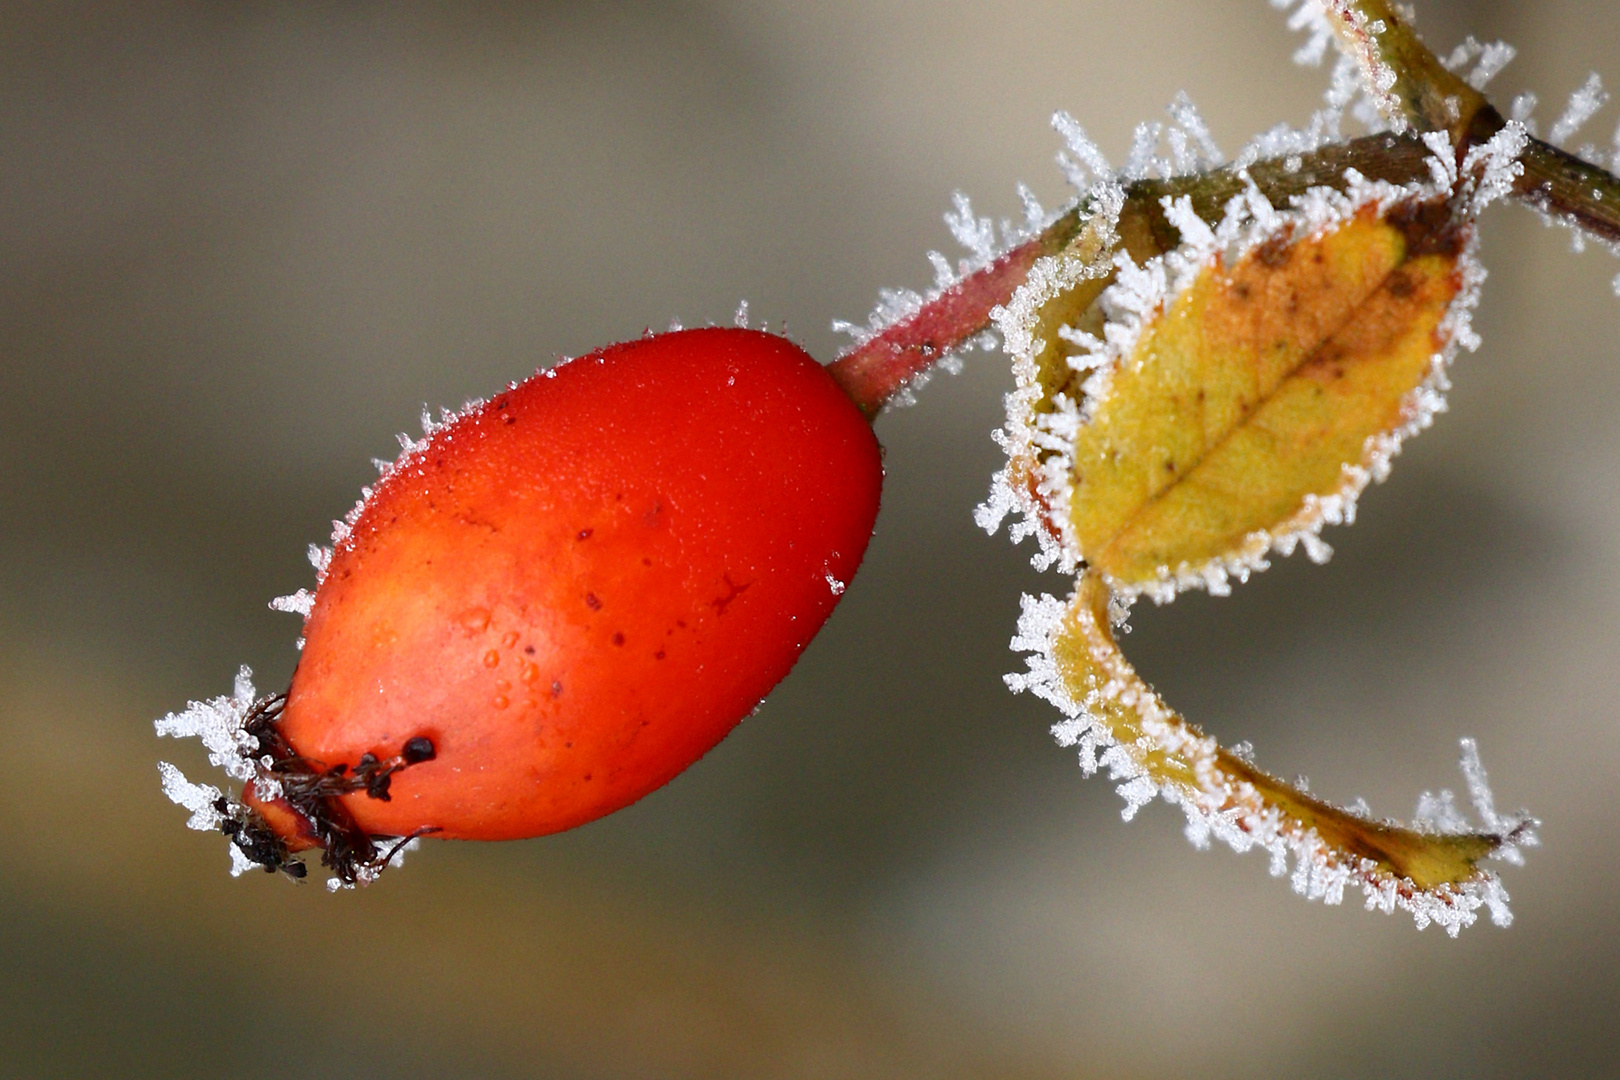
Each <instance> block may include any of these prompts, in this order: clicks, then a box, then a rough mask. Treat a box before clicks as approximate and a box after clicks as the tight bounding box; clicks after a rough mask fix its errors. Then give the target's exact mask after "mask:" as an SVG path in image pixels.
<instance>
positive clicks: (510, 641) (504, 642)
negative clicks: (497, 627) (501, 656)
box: [501, 630, 518, 649]
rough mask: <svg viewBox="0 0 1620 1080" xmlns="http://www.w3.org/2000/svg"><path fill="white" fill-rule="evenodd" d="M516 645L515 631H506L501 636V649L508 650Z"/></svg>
mask: <svg viewBox="0 0 1620 1080" xmlns="http://www.w3.org/2000/svg"><path fill="white" fill-rule="evenodd" d="M517 643H518V633H517V631H516V630H508V631H507V632H506V633H504V634H502V635H501V647H502V648H503V649H510V648H511V647H512V646H514V645H516V644H517Z"/></svg>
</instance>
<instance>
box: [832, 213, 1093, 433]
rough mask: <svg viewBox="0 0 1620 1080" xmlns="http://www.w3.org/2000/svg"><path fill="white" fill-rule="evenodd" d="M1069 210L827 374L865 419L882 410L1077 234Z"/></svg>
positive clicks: (1077, 216) (979, 328) (1076, 216)
mask: <svg viewBox="0 0 1620 1080" xmlns="http://www.w3.org/2000/svg"><path fill="white" fill-rule="evenodd" d="M1082 217H1083V215H1082V212H1081V207H1079V206H1075V207H1074V208H1073V209H1071V210H1070V211H1069V212H1068V213H1066V214H1064V215H1063V216H1062V217H1060V218H1058V219H1057V220H1056V221H1054V222H1053V223H1052V224H1051V225H1049V226H1047V227H1046V229H1045V230H1044V231H1043V232H1042V233H1041V234H1040V235H1039V236H1037V237H1036V238H1035V239H1033V240H1029V241H1026V242H1025V243H1022V244H1019V245H1018V246H1017V247H1015V248H1012V249H1011V250H1009V251H1007V252H1005V253H1004V254H1002V255H1000V256H999V257H997V258H996V259H995V260H994V261H993V262H991V263H990V265H988V266H986V267H984V268H983V269H981V270H978V271H975V272H974V273H972V274H969V275H968V276H966V277H964V278H962V279H961V280H960V281H958V282H956V283H955V284H954V285H952V286H950V287H949V288H947V289H945V290H943V291H942V292H941V293H940V294H939V295H938V296H936V297H934V298H933V299H931V300H929V301H928V302H927V303H925V304H924V305H923V306H922V307H920V308H918V309H917V310H916V311H915V312H913V313H912V314H910V315H908V316H906V317H905V318H903V319H901V320H899V321H898V322H896V323H894V324H893V325H891V326H887V327H885V328H884V329H883V330H882V331H880V332H879V333H877V334H874V335H873V336H871V337H869V338H867V339H866V340H865V341H862V342H860V343H859V344H858V345H856V346H855V347H853V348H852V349H850V350H849V351H848V352H846V353H844V354H843V355H842V356H840V357H839V358H838V359H836V360H834V361H833V362H832V363H831V364H829V365H828V366H827V371H828V372H829V373H830V374H831V375H832V377H833V378H834V379H835V380H836V381H837V382H838V384H839V385H840V386H842V387H843V388H844V390H845V392H846V393H848V394H849V396H850V397H851V398H853V399H854V401H855V404H856V405H858V406H860V410H861V412H863V413H864V414H866V417H867V418H868V419H871V418H872V417H875V416H876V415H877V414H878V413H880V412H882V411H883V407H884V406H885V405H887V404H888V403H889V402H890V401H892V400H893V399H894V398H895V396H896V395H898V394H899V393H900V392H901V391H902V390H904V389H905V387H906V386H907V385H908V384H909V383H911V382H912V381H913V380H915V379H916V378H917V377H918V376H920V375H922V374H924V373H925V372H927V371H928V369H929V368H931V367H933V366H934V365H935V364H936V363H938V362H939V361H940V360H941V359H942V358H943V357H946V356H949V355H950V354H951V353H952V352H953V351H955V350H956V349H959V348H961V346H962V344H963V343H964V342H966V341H967V340H968V339H970V338H972V337H974V336H975V335H977V334H979V333H982V332H983V331H984V330H985V328H986V327H988V326H989V325H990V312H991V311H993V310H995V308H996V307H997V306H999V305H1001V304H1005V303H1006V302H1007V301H1008V300H1009V299H1010V298H1011V297H1012V294H1013V293H1014V292H1015V291H1016V290H1017V288H1018V286H1020V285H1022V284H1023V283H1024V279H1025V278H1026V277H1028V276H1029V269H1030V267H1032V266H1034V265H1035V261H1036V260H1037V259H1039V258H1041V257H1042V256H1043V255H1052V254H1056V253H1057V252H1059V251H1061V250H1062V249H1063V247H1064V245H1066V244H1067V243H1068V242H1069V241H1070V240H1071V239H1072V238H1073V237H1074V235H1075V234H1076V233H1077V232H1078V231H1079V228H1080V222H1081V220H1082Z"/></svg>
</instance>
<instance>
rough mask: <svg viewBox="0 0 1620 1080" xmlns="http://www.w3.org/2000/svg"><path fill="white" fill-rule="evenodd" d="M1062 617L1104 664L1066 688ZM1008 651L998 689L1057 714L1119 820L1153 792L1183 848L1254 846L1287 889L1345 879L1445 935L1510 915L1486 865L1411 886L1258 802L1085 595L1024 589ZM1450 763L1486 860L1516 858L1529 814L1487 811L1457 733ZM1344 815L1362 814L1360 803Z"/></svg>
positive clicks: (1472, 762) (1469, 753)
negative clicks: (1118, 711) (1012, 655)
mask: <svg viewBox="0 0 1620 1080" xmlns="http://www.w3.org/2000/svg"><path fill="white" fill-rule="evenodd" d="M1071 618H1072V619H1074V620H1075V622H1076V628H1077V629H1078V630H1079V632H1080V633H1081V634H1082V635H1083V637H1084V640H1085V641H1086V642H1087V645H1088V647H1089V649H1090V654H1091V660H1092V662H1093V664H1094V665H1095V666H1096V668H1097V669H1098V670H1100V671H1101V672H1102V673H1104V678H1103V680H1101V681H1099V682H1098V683H1096V684H1094V685H1091V686H1075V685H1073V684H1072V683H1071V682H1070V681H1069V680H1068V679H1066V678H1065V672H1064V670H1063V667H1062V665H1061V664H1060V662H1059V659H1058V657H1057V654H1056V651H1055V645H1056V643H1057V641H1058V639H1059V637H1060V636H1061V635H1063V633H1064V632H1065V623H1066V622H1067V621H1068V620H1070V619H1071ZM1012 648H1013V650H1014V651H1015V652H1019V653H1022V654H1024V664H1025V671H1023V672H1021V673H1017V674H1010V675H1008V676H1006V682H1007V685H1008V687H1009V688H1010V689H1011V690H1012V691H1013V692H1014V693H1022V692H1026V691H1027V692H1029V693H1031V694H1034V695H1035V696H1036V697H1039V698H1041V699H1043V700H1045V701H1047V702H1049V703H1051V704H1052V705H1053V706H1055V707H1056V708H1057V709H1058V711H1059V712H1061V713H1062V714H1063V716H1064V719H1063V720H1061V721H1059V722H1058V723H1057V724H1055V725H1053V727H1052V734H1053V735H1054V737H1055V738H1056V739H1057V741H1058V743H1059V744H1060V745H1062V746H1066V747H1072V748H1074V749H1075V750H1076V751H1077V752H1078V755H1079V761H1080V768H1081V771H1082V772H1084V773H1085V774H1086V775H1087V776H1090V775H1091V774H1093V773H1095V772H1096V771H1097V770H1098V769H1100V768H1105V769H1107V770H1108V772H1109V776H1110V779H1112V780H1113V781H1114V782H1115V784H1116V785H1117V788H1118V791H1119V794H1120V797H1121V798H1123V799H1124V800H1125V808H1124V810H1123V811H1122V816H1123V817H1124V818H1125V820H1126V821H1129V820H1131V819H1132V818H1133V817H1134V816H1135V815H1136V813H1137V811H1138V810H1140V809H1141V808H1142V807H1143V806H1145V805H1147V804H1148V803H1149V802H1151V801H1152V800H1153V799H1154V798H1156V797H1158V798H1163V799H1164V800H1165V801H1166V802H1168V803H1171V804H1172V805H1175V806H1179V807H1180V808H1181V810H1182V811H1183V813H1184V814H1185V815H1186V818H1187V827H1186V832H1187V837H1188V839H1189V841H1191V842H1192V844H1193V845H1194V846H1195V847H1198V848H1205V847H1207V846H1208V845H1209V842H1210V841H1211V840H1212V839H1213V840H1219V841H1220V842H1222V843H1224V844H1226V845H1228V846H1229V847H1231V848H1232V849H1233V850H1234V851H1237V852H1239V853H1243V852H1247V851H1250V850H1254V849H1259V850H1262V851H1264V852H1266V853H1267V854H1268V855H1269V857H1270V867H1271V873H1272V876H1274V877H1282V876H1284V875H1287V876H1288V877H1289V879H1290V884H1291V886H1292V888H1293V890H1294V892H1296V893H1298V894H1300V895H1301V896H1304V897H1306V898H1307V899H1311V900H1321V901H1323V902H1324V903H1328V904H1337V903H1340V902H1341V901H1342V899H1343V897H1344V893H1345V890H1346V888H1347V887H1351V886H1354V887H1358V888H1360V890H1361V891H1362V894H1363V896H1364V898H1365V902H1366V907H1367V909H1368V910H1369V911H1370V910H1374V909H1377V910H1381V911H1384V912H1386V913H1388V912H1392V911H1394V910H1395V909H1397V908H1400V909H1402V910H1405V911H1408V912H1410V913H1411V915H1412V917H1413V919H1414V920H1415V921H1416V923H1417V926H1418V928H1419V929H1422V928H1424V927H1426V926H1428V925H1429V924H1430V923H1436V924H1438V925H1440V926H1442V927H1444V928H1445V930H1446V933H1448V934H1449V935H1451V936H1453V937H1455V936H1456V935H1457V933H1458V932H1459V931H1460V930H1461V929H1462V928H1463V927H1465V926H1469V925H1472V924H1473V923H1474V922H1475V921H1476V919H1477V917H1478V916H1477V914H1476V913H1477V911H1478V910H1479V909H1480V908H1481V907H1484V908H1486V909H1488V911H1489V913H1490V916H1491V920H1492V921H1493V922H1494V923H1496V924H1497V925H1498V926H1507V925H1508V924H1509V923H1511V922H1512V918H1513V917H1512V913H1511V912H1510V911H1509V909H1508V895H1507V892H1506V890H1505V889H1504V888H1503V887H1502V883H1501V879H1500V878H1499V877H1498V876H1497V875H1496V874H1495V873H1493V872H1491V871H1489V870H1477V871H1476V872H1475V874H1474V875H1473V876H1472V877H1470V878H1469V879H1467V880H1465V881H1463V882H1460V883H1458V884H1454V885H1453V884H1447V885H1441V886H1438V887H1436V888H1432V889H1422V888H1419V887H1417V886H1416V885H1414V884H1413V883H1412V882H1411V881H1410V880H1408V879H1404V878H1396V877H1395V876H1394V875H1393V874H1392V873H1390V872H1389V871H1388V870H1386V869H1383V868H1381V867H1380V866H1379V865H1378V864H1377V863H1375V862H1373V861H1372V860H1369V859H1364V858H1357V857H1355V856H1353V855H1350V854H1348V853H1346V852H1343V851H1339V850H1335V849H1332V848H1330V847H1328V846H1327V845H1326V844H1324V843H1323V842H1322V840H1321V839H1320V837H1319V836H1318V835H1317V833H1316V832H1315V830H1314V829H1310V828H1306V827H1304V826H1303V825H1302V824H1301V823H1300V822H1299V821H1298V820H1296V819H1294V818H1292V817H1291V816H1289V815H1287V814H1284V813H1282V812H1280V811H1279V809H1278V808H1277V807H1276V806H1274V805H1272V804H1269V803H1268V802H1267V801H1266V799H1265V798H1264V797H1263V795H1262V794H1261V793H1260V792H1259V791H1257V790H1256V789H1255V788H1254V787H1253V786H1252V785H1251V784H1249V783H1248V782H1247V781H1245V780H1243V779H1241V777H1238V776H1234V775H1232V774H1230V773H1229V772H1228V771H1227V770H1225V769H1224V768H1222V766H1221V765H1220V762H1219V760H1218V758H1217V749H1218V748H1217V744H1216V742H1215V740H1214V739H1212V738H1210V737H1209V736H1206V735H1203V734H1201V733H1200V732H1198V731H1196V730H1195V729H1193V728H1191V727H1190V726H1188V725H1187V723H1186V722H1185V721H1184V720H1182V719H1181V717H1179V716H1178V715H1176V713H1174V712H1173V711H1172V710H1171V709H1169V708H1168V707H1167V706H1166V705H1165V704H1164V702H1163V701H1162V699H1160V698H1159V696H1158V695H1157V694H1156V693H1154V691H1153V690H1152V688H1150V687H1149V686H1148V685H1147V684H1146V683H1144V682H1143V681H1142V680H1141V679H1140V678H1139V677H1138V676H1137V674H1136V672H1135V671H1134V670H1133V669H1132V667H1131V666H1130V664H1129V663H1128V662H1127V661H1126V660H1125V658H1124V656H1123V655H1122V654H1121V653H1120V652H1119V651H1118V650H1117V648H1113V647H1111V645H1110V644H1109V643H1108V640H1107V638H1106V636H1105V635H1104V634H1103V633H1102V632H1101V628H1099V627H1097V626H1096V625H1095V616H1094V615H1093V613H1092V611H1091V610H1090V608H1089V606H1088V605H1086V604H1085V603H1083V602H1081V603H1072V602H1065V601H1062V600H1058V599H1057V598H1055V597H1052V596H1049V595H1043V596H1041V597H1038V598H1037V597H1033V596H1029V595H1025V596H1024V597H1023V600H1022V612H1021V614H1020V617H1019V620H1018V633H1017V635H1016V636H1015V637H1014V638H1013V639H1012ZM1105 703H1107V704H1114V705H1117V706H1122V707H1124V708H1126V709H1128V710H1130V711H1131V712H1132V713H1133V714H1134V717H1135V719H1136V720H1137V722H1138V723H1139V725H1140V729H1141V732H1142V737H1141V738H1140V739H1138V740H1136V741H1134V742H1130V743H1122V742H1120V741H1119V740H1118V739H1117V738H1116V737H1115V734H1114V731H1113V729H1112V728H1111V727H1110V725H1109V722H1108V720H1107V717H1106V715H1105V713H1104V712H1103V711H1102V707H1103V706H1104V704H1105ZM1155 754H1159V755H1165V756H1172V757H1174V758H1176V759H1178V760H1179V761H1181V762H1184V763H1186V764H1187V765H1188V766H1189V767H1190V769H1189V772H1190V775H1191V776H1192V777H1193V778H1194V782H1193V783H1185V782H1179V781H1174V780H1164V779H1162V778H1160V777H1156V776H1155V775H1154V772H1153V767H1152V762H1151V760H1150V756H1151V755H1155ZM1239 756H1246V755H1241V754H1240V755H1239ZM1462 769H1463V773H1464V777H1465V779H1466V781H1467V784H1468V789H1469V793H1470V796H1471V799H1472V801H1473V803H1474V806H1475V809H1476V812H1477V813H1478V815H1479V816H1480V818H1481V819H1482V824H1483V826H1484V828H1485V829H1486V830H1487V831H1490V832H1493V833H1496V834H1498V835H1502V836H1506V837H1510V839H1509V841H1508V842H1506V843H1504V844H1503V845H1502V847H1501V848H1499V849H1498V850H1497V851H1496V852H1494V853H1493V857H1496V858H1501V859H1504V860H1505V861H1509V862H1515V863H1516V862H1519V861H1520V855H1519V852H1518V847H1519V846H1529V845H1533V844H1535V843H1536V838H1535V833H1534V830H1533V825H1534V823H1533V822H1532V821H1531V820H1530V819H1529V818H1528V817H1527V816H1523V815H1520V816H1516V817H1502V816H1499V815H1498V814H1497V813H1496V811H1495V808H1494V804H1493V802H1492V799H1491V794H1490V788H1489V787H1488V785H1487V784H1486V779H1485V772H1484V769H1483V768H1482V767H1481V766H1480V763H1479V755H1478V751H1477V749H1476V748H1475V746H1474V743H1473V741H1472V740H1464V741H1463V755H1462ZM1351 812H1352V813H1355V814H1357V816H1362V817H1370V814H1369V813H1368V812H1367V810H1366V805H1365V803H1360V804H1359V805H1358V806H1357V807H1356V808H1355V809H1354V810H1352V811H1351ZM1420 817H1423V819H1424V820H1423V824H1424V826H1425V827H1427V828H1428V829H1430V830H1431V831H1435V832H1465V831H1467V830H1468V829H1469V823H1468V822H1467V820H1466V819H1465V818H1464V817H1463V816H1462V815H1461V813H1460V812H1458V811H1457V809H1456V807H1455V804H1454V801H1453V799H1452V796H1451V794H1450V792H1442V793H1441V795H1440V796H1438V797H1437V796H1432V795H1428V794H1427V793H1425V795H1424V797H1423V799H1422V800H1421V801H1420ZM1290 861H1291V862H1292V863H1293V870H1292V873H1290V872H1289V869H1288V867H1289V863H1290Z"/></svg>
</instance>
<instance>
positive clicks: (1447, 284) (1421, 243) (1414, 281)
mask: <svg viewBox="0 0 1620 1080" xmlns="http://www.w3.org/2000/svg"><path fill="white" fill-rule="evenodd" d="M1457 254H1458V247H1457V244H1456V243H1455V242H1448V243H1444V244H1436V243H1435V241H1434V236H1433V234H1431V233H1428V232H1425V231H1423V230H1422V229H1419V228H1416V227H1413V226H1412V225H1410V224H1404V223H1399V222H1395V221H1391V220H1388V219H1380V218H1378V217H1376V216H1374V215H1373V214H1372V213H1370V212H1366V211H1364V212H1362V213H1360V214H1358V215H1356V216H1355V217H1353V218H1351V219H1350V220H1348V221H1346V222H1345V223H1343V224H1341V225H1340V226H1339V227H1337V228H1335V229H1333V230H1331V231H1329V232H1327V233H1325V234H1324V235H1321V236H1316V237H1311V238H1307V239H1304V240H1300V241H1297V242H1290V241H1289V238H1288V237H1287V235H1286V234H1284V235H1280V236H1276V237H1273V238H1272V239H1271V240H1268V241H1267V242H1266V243H1264V244H1261V245H1259V246H1258V247H1257V248H1255V249H1254V250H1253V251H1251V252H1250V253H1249V254H1248V255H1246V256H1245V257H1243V258H1242V259H1241V260H1240V261H1239V262H1238V263H1237V264H1236V265H1235V266H1232V267H1231V268H1226V267H1223V266H1222V265H1221V264H1220V262H1219V260H1218V259H1217V260H1216V261H1215V262H1214V263H1213V264H1212V265H1210V266H1208V267H1207V268H1206V269H1204V270H1203V271H1202V272H1201V273H1200V274H1199V275H1198V277H1197V278H1196V279H1195V280H1194V281H1193V282H1192V283H1191V284H1190V285H1189V286H1188V287H1187V288H1185V289H1184V290H1183V291H1182V292H1181V293H1180V295H1179V296H1177V297H1176V298H1175V300H1174V301H1173V303H1171V304H1170V305H1169V307H1168V309H1167V310H1165V311H1163V312H1162V313H1161V314H1160V315H1159V316H1158V317H1157V318H1155V319H1152V320H1151V321H1149V322H1147V323H1146V325H1145V326H1144V327H1143V328H1142V330H1141V333H1140V336H1139V337H1138V338H1137V340H1136V342H1135V345H1134V347H1133V348H1132V349H1131V350H1130V351H1129V352H1128V353H1127V354H1126V355H1125V356H1124V357H1123V358H1122V359H1121V360H1120V361H1118V362H1117V364H1116V367H1115V369H1114V370H1113V371H1112V373H1111V376H1110V379H1109V384H1108V389H1107V392H1106V394H1105V396H1104V397H1103V399H1102V400H1101V401H1098V402H1095V403H1093V404H1092V406H1091V412H1090V417H1089V420H1088V422H1087V423H1085V424H1083V425H1081V426H1080V427H1079V429H1078V434H1077V436H1076V438H1075V441H1074V445H1073V448H1072V450H1071V451H1070V458H1071V467H1072V477H1071V480H1072V485H1073V495H1072V498H1071V500H1070V518H1071V521H1070V524H1071V527H1072V532H1073V538H1074V540H1075V542H1076V544H1077V545H1078V549H1079V555H1080V557H1081V558H1083V559H1084V560H1085V561H1086V562H1087V563H1088V564H1089V565H1091V566H1093V567H1096V568H1097V569H1099V570H1101V571H1103V572H1104V573H1105V574H1107V575H1108V576H1109V577H1110V578H1111V579H1112V580H1113V581H1114V582H1115V583H1116V584H1119V585H1123V586H1125V587H1127V588H1132V587H1143V586H1149V585H1152V584H1153V583H1155V582H1158V581H1162V580H1164V579H1166V578H1168V577H1170V576H1172V575H1180V576H1185V575H1187V574H1194V575H1196V574H1198V573H1199V572H1200V567H1202V566H1203V565H1205V564H1208V563H1211V562H1213V561H1217V560H1241V559H1245V558H1251V559H1252V558H1253V557H1255V556H1257V555H1259V554H1263V553H1264V551H1265V549H1266V548H1267V547H1269V546H1270V544H1271V543H1272V541H1273V539H1274V538H1275V537H1276V536H1278V535H1281V534H1284V533H1286V532H1288V531H1290V530H1292V529H1296V528H1298V527H1300V525H1301V524H1302V521H1301V520H1300V515H1301V514H1302V513H1308V512H1309V509H1310V507H1311V505H1312V503H1311V502H1310V498H1309V497H1311V496H1314V497H1316V498H1317V499H1323V498H1327V497H1330V496H1333V495H1335V494H1338V493H1340V492H1341V490H1342V489H1344V488H1345V487H1346V485H1347V482H1349V483H1351V484H1354V483H1355V481H1356V480H1357V479H1358V477H1357V474H1356V473H1355V470H1357V469H1365V468H1366V467H1367V466H1369V465H1370V464H1372V462H1371V461H1370V458H1372V457H1373V456H1375V455H1376V453H1377V450H1378V448H1377V445H1376V442H1375V440H1376V438H1377V437H1378V436H1380V435H1385V434H1388V433H1391V432H1393V431H1395V430H1397V429H1398V428H1400V427H1401V426H1402V425H1403V424H1405V423H1406V422H1407V421H1408V420H1409V419H1410V418H1411V412H1412V402H1411V401H1410V400H1409V398H1410V396H1411V395H1413V393H1414V392H1415V391H1417V389H1418V388H1419V386H1420V385H1421V384H1422V383H1423V382H1424V380H1425V378H1426V377H1427V376H1428V375H1429V373H1430V371H1431V369H1432V367H1433V358H1434V356H1435V355H1436V354H1437V353H1438V352H1440V351H1441V349H1442V348H1443V347H1444V344H1445V343H1444V341H1443V339H1442V337H1441V333H1440V327H1441V325H1442V322H1443V320H1444V318H1445V315H1446V312H1447V309H1448V307H1449V306H1450V304H1451V302H1452V299H1453V298H1454V297H1455V296H1456V294H1457V291H1458V288H1459V281H1458V273H1457ZM1347 470H1348V472H1347ZM1359 479H1360V480H1361V482H1364V480H1365V477H1364V475H1363V476H1361V477H1359ZM1355 486H1359V485H1355Z"/></svg>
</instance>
